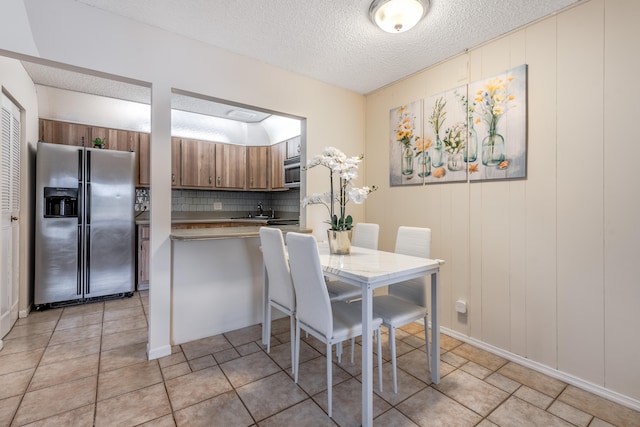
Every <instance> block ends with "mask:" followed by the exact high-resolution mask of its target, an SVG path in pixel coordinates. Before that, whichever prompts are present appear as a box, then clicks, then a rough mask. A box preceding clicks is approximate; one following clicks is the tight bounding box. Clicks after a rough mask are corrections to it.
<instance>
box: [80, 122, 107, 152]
mask: <svg viewBox="0 0 640 427" xmlns="http://www.w3.org/2000/svg"><path fill="white" fill-rule="evenodd" d="M96 138H100V139H101V140H102V141H104V143H105V145H104V146H103V148H109V147H107V140H108V139H109V129H108V128H101V127H96V126H91V127H90V128H89V139H88V141H87V144H85V147H94V145H93V141H95V139H96Z"/></svg>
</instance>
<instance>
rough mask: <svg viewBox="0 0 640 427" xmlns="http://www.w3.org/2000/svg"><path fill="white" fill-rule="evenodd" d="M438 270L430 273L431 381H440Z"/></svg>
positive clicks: (435, 382) (436, 382)
mask: <svg viewBox="0 0 640 427" xmlns="http://www.w3.org/2000/svg"><path fill="white" fill-rule="evenodd" d="M439 283H440V271H439V270H438V271H436V272H435V273H432V274H431V381H432V382H433V383H434V384H438V383H439V382H440V321H439V320H438V319H439V314H438V299H439V293H440V290H439V288H438V286H439Z"/></svg>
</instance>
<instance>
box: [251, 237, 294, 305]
mask: <svg viewBox="0 0 640 427" xmlns="http://www.w3.org/2000/svg"><path fill="white" fill-rule="evenodd" d="M260 244H261V246H262V258H263V259H264V265H265V268H266V269H267V277H268V278H269V299H271V300H272V301H275V302H276V303H278V304H280V305H281V306H283V307H284V308H287V309H288V310H290V311H295V308H296V295H295V291H294V288H293V281H292V280H291V272H290V270H289V262H288V261H287V255H286V252H285V247H284V239H283V238H282V231H280V229H279V228H269V227H261V228H260Z"/></svg>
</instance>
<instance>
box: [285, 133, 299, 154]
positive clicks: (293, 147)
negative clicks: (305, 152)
mask: <svg viewBox="0 0 640 427" xmlns="http://www.w3.org/2000/svg"><path fill="white" fill-rule="evenodd" d="M300 141H301V139H300V136H296V137H294V138H291V139H289V140H288V141H287V159H291V158H293V157H299V156H300V150H301V147H300Z"/></svg>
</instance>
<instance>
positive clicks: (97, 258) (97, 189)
mask: <svg viewBox="0 0 640 427" xmlns="http://www.w3.org/2000/svg"><path fill="white" fill-rule="evenodd" d="M134 160H135V154H134V153H130V152H126V151H111V150H100V149H92V148H83V147H75V146H68V145H58V144H49V143H45V142H38V148H37V152H36V215H35V217H36V224H35V225H36V230H35V267H36V268H35V270H36V271H35V292H34V303H35V306H36V308H37V309H39V308H42V307H47V306H61V305H67V304H77V303H83V302H90V301H93V300H95V299H105V298H113V297H120V296H130V295H132V293H133V291H134V289H135V282H134V278H135V275H134V274H135V273H134V268H135V263H134V246H135V236H134V199H135V187H134V183H133V171H134Z"/></svg>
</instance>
